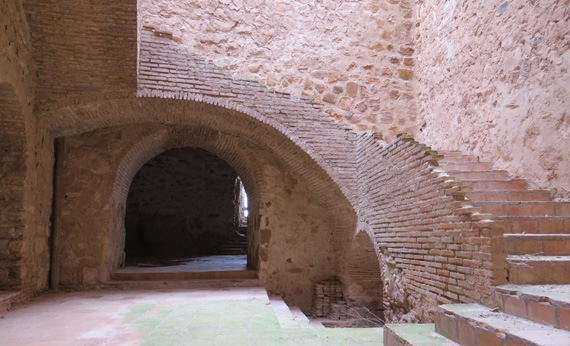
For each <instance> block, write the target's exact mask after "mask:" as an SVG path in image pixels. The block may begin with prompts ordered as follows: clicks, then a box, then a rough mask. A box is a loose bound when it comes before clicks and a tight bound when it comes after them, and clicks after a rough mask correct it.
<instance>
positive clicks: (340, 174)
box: [139, 28, 356, 198]
mask: <svg viewBox="0 0 570 346" xmlns="http://www.w3.org/2000/svg"><path fill="white" fill-rule="evenodd" d="M139 64H140V66H139V96H155V95H156V96H159V97H166V98H176V99H188V98H190V99H193V98H196V96H198V95H199V96H200V97H210V98H211V99H213V100H220V102H223V103H226V104H228V106H229V107H231V108H233V109H238V110H242V109H247V110H248V111H249V112H251V113H257V114H259V117H260V118H261V119H262V121H264V122H268V121H270V122H274V123H276V124H279V125H281V127H283V128H284V129H285V130H286V131H290V132H291V136H290V137H291V139H293V140H294V141H295V142H296V143H298V145H299V144H301V143H306V144H308V145H306V146H305V147H306V149H305V150H306V151H307V152H308V153H309V154H310V155H311V156H317V159H320V160H319V163H320V164H322V165H326V166H328V167H329V170H330V171H331V172H330V173H329V174H331V177H332V178H333V179H335V180H336V179H339V180H340V181H342V183H340V184H339V186H341V188H347V189H348V190H353V189H354V186H355V176H356V174H355V173H356V169H355V165H354V163H355V161H354V151H353V150H354V148H353V147H352V146H351V145H350V143H351V142H353V141H354V138H355V135H354V133H353V132H351V131H350V130H349V129H348V128H347V127H345V126H343V125H342V123H339V122H337V121H335V120H334V119H333V118H331V117H330V116H329V115H328V114H326V113H323V112H321V111H319V108H320V105H319V104H318V103H317V102H316V101H314V100H313V99H311V98H308V97H293V96H291V95H289V94H284V93H278V92H275V91H273V90H270V89H268V88H266V87H264V86H262V85H261V84H259V83H257V82H254V81H247V80H243V79H235V78H233V77H232V76H231V75H229V74H227V73H224V72H223V71H221V70H220V69H218V68H216V67H214V66H213V65H210V64H208V63H206V62H205V61H204V60H202V59H199V58H197V57H195V56H193V55H191V54H188V53H187V52H186V51H184V50H183V49H181V48H180V47H179V45H178V44H177V43H176V42H175V41H173V40H171V39H170V38H169V37H168V36H167V34H165V33H160V32H156V31H154V32H153V29H152V28H144V29H143V30H142V32H141V44H140V61H139ZM347 144H348V145H347ZM307 147H308V148H307ZM309 148H310V149H309ZM347 197H349V196H348V195H347ZM349 198H350V197H349Z"/></svg>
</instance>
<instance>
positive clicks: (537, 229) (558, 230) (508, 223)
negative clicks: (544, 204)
mask: <svg viewBox="0 0 570 346" xmlns="http://www.w3.org/2000/svg"><path fill="white" fill-rule="evenodd" d="M493 219H494V220H498V221H502V222H503V223H504V224H505V233H525V234H570V218H568V217H563V216H494V218H493Z"/></svg>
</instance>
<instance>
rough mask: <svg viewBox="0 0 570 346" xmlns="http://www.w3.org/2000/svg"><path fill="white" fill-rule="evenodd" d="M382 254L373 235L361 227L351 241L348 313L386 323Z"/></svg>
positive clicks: (347, 290) (347, 292)
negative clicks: (376, 247)
mask: <svg viewBox="0 0 570 346" xmlns="http://www.w3.org/2000/svg"><path fill="white" fill-rule="evenodd" d="M382 287H383V285H382V277H381V271H380V262H379V257H378V255H377V253H376V249H375V246H374V243H373V241H372V238H371V237H370V235H369V234H368V233H367V232H366V231H364V230H360V231H359V232H357V233H356V235H355V237H354V240H353V242H352V248H351V251H350V257H349V260H348V284H347V287H346V289H345V290H346V296H347V305H348V308H349V311H348V313H349V315H352V317H355V318H361V319H365V320H369V321H373V322H375V323H379V324H381V323H383V318H384V315H383V311H384V309H383V302H382V293H383V288H382Z"/></svg>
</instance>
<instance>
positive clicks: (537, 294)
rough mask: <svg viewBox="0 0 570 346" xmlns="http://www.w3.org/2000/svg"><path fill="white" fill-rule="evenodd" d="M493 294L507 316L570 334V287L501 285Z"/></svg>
mask: <svg viewBox="0 0 570 346" xmlns="http://www.w3.org/2000/svg"><path fill="white" fill-rule="evenodd" d="M493 294H494V300H495V304H497V306H498V307H499V308H500V309H501V310H502V311H504V312H506V313H508V314H511V315H515V316H517V317H521V318H526V319H528V320H531V321H534V322H538V323H542V324H546V325H549V326H553V327H554V328H557V329H564V330H567V331H570V285H502V286H497V287H495V288H494V292H493ZM569 342H570V340H569Z"/></svg>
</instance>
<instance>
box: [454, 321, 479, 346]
mask: <svg viewBox="0 0 570 346" xmlns="http://www.w3.org/2000/svg"><path fill="white" fill-rule="evenodd" d="M457 334H458V338H457V342H458V343H459V344H460V345H462V346H476V345H477V340H476V339H475V331H474V330H473V326H472V325H471V324H469V323H468V322H466V321H463V320H459V321H457Z"/></svg>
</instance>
